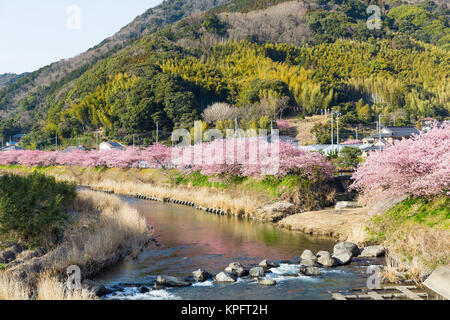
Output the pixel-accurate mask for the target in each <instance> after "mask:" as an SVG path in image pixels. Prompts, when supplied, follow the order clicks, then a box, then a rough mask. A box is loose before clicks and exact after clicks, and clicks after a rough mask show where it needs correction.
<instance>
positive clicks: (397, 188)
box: [351, 123, 450, 201]
mask: <svg viewBox="0 0 450 320" xmlns="http://www.w3.org/2000/svg"><path fill="white" fill-rule="evenodd" d="M353 179H354V183H353V184H352V186H351V188H352V189H355V190H358V191H361V192H363V193H364V195H365V196H366V197H367V199H368V200H369V201H370V200H372V201H376V200H378V199H380V198H381V197H396V196H398V197H401V196H404V195H408V196H435V195H441V194H447V195H448V194H450V192H449V190H450V124H449V123H446V124H443V125H442V126H441V127H434V128H432V129H431V130H430V131H429V132H427V133H421V134H420V135H416V136H414V137H412V138H411V139H403V140H400V141H396V142H394V144H393V145H391V146H389V147H386V148H385V149H384V150H383V151H375V152H372V153H371V154H370V155H369V157H368V158H367V160H366V162H365V163H363V164H362V165H361V166H360V167H359V168H358V170H357V172H356V173H355V174H354V175H353Z"/></svg>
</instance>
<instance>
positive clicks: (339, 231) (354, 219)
mask: <svg viewBox="0 0 450 320" xmlns="http://www.w3.org/2000/svg"><path fill="white" fill-rule="evenodd" d="M368 211H369V209H368V208H349V209H342V210H339V211H337V210H335V209H334V208H333V209H326V210H318V211H308V212H303V213H299V214H294V215H291V216H289V217H286V218H284V219H283V220H281V221H279V222H278V225H279V226H281V227H283V228H287V229H289V230H297V231H301V232H303V233H306V234H309V235H313V236H327V237H331V238H334V239H336V240H339V241H350V242H354V243H356V244H359V245H361V244H364V243H365V242H367V239H368V233H367V231H366V226H367V224H368V222H369V220H370V216H369V213H368Z"/></svg>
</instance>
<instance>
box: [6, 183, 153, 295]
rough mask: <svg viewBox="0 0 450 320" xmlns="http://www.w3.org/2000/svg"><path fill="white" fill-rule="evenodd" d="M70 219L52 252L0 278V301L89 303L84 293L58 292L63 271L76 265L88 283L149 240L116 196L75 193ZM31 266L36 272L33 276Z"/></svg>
mask: <svg viewBox="0 0 450 320" xmlns="http://www.w3.org/2000/svg"><path fill="white" fill-rule="evenodd" d="M72 216H73V218H74V220H75V221H74V224H73V225H71V228H68V229H67V230H66V231H65V234H64V241H63V243H61V244H60V245H59V246H58V247H56V248H55V249H54V250H51V251H50V252H49V253H47V254H46V255H44V256H42V257H41V258H35V259H32V260H31V261H23V262H22V263H20V264H18V265H16V266H13V267H11V268H8V269H7V271H2V272H1V273H0V300H2V299H6V300H11V299H13V300H27V299H29V298H30V297H32V298H33V299H38V300H86V299H87V300H92V299H94V298H95V297H94V295H93V294H92V293H91V292H90V291H88V290H86V289H83V290H78V291H77V290H75V291H68V290H65V289H64V284H63V282H62V281H63V276H62V275H64V274H65V271H66V269H67V268H68V267H69V266H71V265H77V266H79V267H80V268H81V272H82V277H83V278H89V277H91V276H93V275H95V274H96V273H98V272H99V271H100V270H101V269H103V268H104V267H106V266H109V265H112V264H114V263H116V262H118V261H119V260H120V259H122V258H124V257H127V256H132V257H134V256H136V255H137V254H138V253H139V252H140V251H141V249H142V248H143V247H144V246H145V244H146V243H147V242H148V240H149V238H150V233H149V231H148V227H147V223H146V221H145V219H144V218H143V217H142V216H141V215H140V214H139V212H138V211H137V210H135V209H134V208H131V207H130V206H129V205H127V204H126V203H124V202H123V201H121V200H120V199H119V198H118V197H117V196H113V195H107V194H102V193H98V192H94V191H87V190H86V191H81V192H79V193H78V197H77V199H76V200H75V202H74V204H73V208H72ZM36 266H39V269H40V270H41V271H40V273H37V274H36V272H35V271H34V270H35V268H36ZM24 274H25V275H26V277H25V278H23V276H22V279H21V280H19V277H18V276H19V275H24Z"/></svg>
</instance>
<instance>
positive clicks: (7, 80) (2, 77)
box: [0, 73, 26, 89]
mask: <svg viewBox="0 0 450 320" xmlns="http://www.w3.org/2000/svg"><path fill="white" fill-rule="evenodd" d="M25 75H26V74H24V73H23V74H14V73H4V74H0V89H1V88H4V87H7V86H9V85H10V84H12V83H13V82H14V81H16V80H18V79H20V78H22V77H24V76H25Z"/></svg>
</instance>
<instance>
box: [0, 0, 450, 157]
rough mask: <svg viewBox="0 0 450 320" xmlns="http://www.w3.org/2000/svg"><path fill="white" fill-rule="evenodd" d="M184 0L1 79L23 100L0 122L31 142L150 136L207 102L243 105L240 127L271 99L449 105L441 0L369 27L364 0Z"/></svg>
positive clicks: (411, 109)
mask: <svg viewBox="0 0 450 320" xmlns="http://www.w3.org/2000/svg"><path fill="white" fill-rule="evenodd" d="M225 2H226V3H225ZM177 3H178V1H167V2H166V3H165V4H163V5H162V6H166V8H168V7H167V6H169V7H170V6H176V4H177ZM184 3H186V2H184ZM190 3H191V7H190V8H191V9H187V10H186V12H184V11H183V12H184V13H183V14H180V15H179V16H178V17H177V18H173V20H176V19H178V18H181V17H182V16H183V15H186V17H185V18H182V19H181V20H180V21H179V22H175V23H173V24H170V25H169V24H168V23H169V21H170V20H171V19H168V20H167V22H166V23H163V24H161V25H160V27H161V28H160V29H159V30H157V27H154V26H153V24H152V27H150V26H145V29H146V30H149V31H147V32H143V31H142V32H140V33H139V34H138V35H134V36H133V39H134V38H136V39H134V40H129V41H126V42H121V47H120V50H119V49H117V50H112V51H109V52H108V54H106V55H104V56H103V57H101V58H100V57H97V58H96V59H95V60H92V61H91V62H90V63H88V64H86V65H85V66H84V67H82V68H80V69H76V71H74V72H72V73H69V74H68V75H67V76H66V77H65V78H64V79H63V80H60V81H55V82H51V83H50V84H49V86H47V87H45V86H43V87H42V88H41V89H39V90H37V91H33V90H28V91H27V90H25V89H24V88H26V86H27V85H26V83H27V82H26V81H25V82H23V83H25V84H23V83H22V81H23V79H31V78H32V77H31V78H30V76H28V77H25V78H23V79H21V80H19V81H17V82H16V83H15V84H13V85H10V86H9V87H7V88H5V89H3V90H1V91H0V107H1V108H3V110H7V109H10V108H14V109H18V110H19V112H17V113H15V114H14V116H13V117H10V118H9V119H7V120H3V124H2V126H1V127H0V134H2V132H3V135H7V134H8V133H11V132H13V131H18V130H19V131H20V130H26V131H27V132H29V134H28V135H27V137H26V138H25V140H24V142H25V143H26V144H28V145H29V146H32V147H38V148H42V147H45V146H46V145H47V144H48V141H49V139H51V138H52V137H54V136H55V133H56V134H57V135H58V136H59V138H60V139H70V138H74V137H79V136H83V135H89V133H92V132H94V131H98V130H102V131H103V134H104V136H107V137H108V136H109V137H115V138H118V139H120V140H122V141H125V142H130V141H131V134H137V135H141V136H145V137H147V138H148V139H147V141H148V142H150V141H152V140H154V138H155V130H156V125H157V124H158V126H159V129H160V132H161V134H162V135H164V133H167V132H170V131H171V130H172V129H173V128H178V127H185V128H189V127H191V126H192V122H193V121H194V120H195V119H200V118H201V113H202V111H203V110H204V109H205V108H206V107H207V106H208V105H210V104H212V103H214V102H226V103H228V104H230V105H234V106H236V107H238V108H246V110H251V112H247V116H245V117H243V118H245V119H241V125H242V126H244V127H245V126H247V127H255V126H265V125H266V124H267V121H266V120H264V119H265V118H264V117H267V110H273V109H277V108H278V107H281V106H282V105H283V106H284V107H286V106H288V107H289V108H290V109H291V110H292V111H294V112H296V113H298V114H300V115H312V114H317V113H320V112H321V110H322V109H326V108H334V109H336V110H339V111H341V113H342V114H343V117H342V118H341V119H342V121H343V123H344V124H345V123H355V124H357V123H371V122H373V121H374V120H375V117H376V115H377V114H379V113H382V114H383V115H384V118H385V119H389V118H393V119H394V122H395V123H397V124H400V123H404V124H411V123H412V124H415V122H416V121H417V120H418V119H419V118H421V117H424V116H433V117H437V118H445V117H448V115H449V111H450V81H449V78H450V53H449V49H450V31H449V30H450V29H449V22H448V17H449V10H448V8H447V7H446V5H445V3H444V4H442V3H441V4H440V5H437V4H435V3H434V2H432V1H418V2H417V1H416V2H415V3H414V4H407V3H400V2H395V3H394V2H392V3H391V2H388V4H385V6H384V10H383V12H382V15H381V19H382V26H381V29H374V30H370V29H368V28H367V19H368V16H369V15H368V14H367V12H366V9H367V6H368V5H369V4H372V2H367V1H359V0H334V1H326V0H316V1H314V2H313V1H306V0H304V1H303V0H300V1H283V0H277V1H276V0H274V1H270V2H269V1H265V0H234V1H229V2H227V1H209V2H208V3H206V2H205V3H206V4H204V5H205V6H204V7H202V8H208V6H213V5H217V6H216V7H215V8H213V9H212V10H210V11H208V12H207V13H194V14H192V15H189V16H187V15H188V14H190V13H192V12H193V11H194V10H193V9H192V8H193V7H195V8H199V7H200V6H199V1H191V2H190ZM194 3H195V5H194ZM223 3H225V4H223ZM375 4H376V3H375ZM161 10H162V9H161ZM183 10H184V9H183ZM147 14H149V12H147ZM150 14H151V12H150ZM144 16H145V15H144ZM142 19H143V20H146V21H149V20H147V19H146V18H145V17H142ZM133 24H135V25H141V26H144V25H145V23H142V24H140V23H139V22H136V20H135V21H134V22H133V23H132V24H131V25H130V26H129V28H131V29H132V30H135V29H134V27H132V25H133ZM164 24H166V26H165V27H163V25H164ZM131 29H130V30H131ZM138 29H139V28H138ZM123 31H124V29H123V30H122V31H121V32H123ZM144 33H145V34H144ZM127 34H131V33H130V32H128V33H127ZM105 43H108V41H107V42H105ZM105 43H103V44H102V45H100V46H99V47H102V46H104V45H105ZM94 50H95V49H94ZM88 53H89V52H88ZM17 91H20V92H23V93H22V94H21V95H22V97H21V98H20V99H18V98H17V97H18V96H17V94H15V92H17ZM284 107H283V108H284ZM5 116H8V115H7V114H6V115H5ZM263 118H264V119H263ZM220 125H222V126H232V125H233V123H232V122H231V123H228V122H226V121H225V122H221V123H220Z"/></svg>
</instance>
